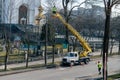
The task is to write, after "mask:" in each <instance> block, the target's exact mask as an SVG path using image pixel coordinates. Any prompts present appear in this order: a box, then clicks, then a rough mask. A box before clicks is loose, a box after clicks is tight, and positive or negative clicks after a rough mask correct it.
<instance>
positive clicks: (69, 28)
mask: <svg viewBox="0 0 120 80" xmlns="http://www.w3.org/2000/svg"><path fill="white" fill-rule="evenodd" d="M53 16H54V17H56V18H58V19H59V20H60V21H61V22H62V23H63V24H64V25H65V27H66V28H67V29H68V30H69V31H70V32H71V33H72V34H73V35H74V36H75V37H76V38H77V39H78V40H79V42H80V43H81V45H82V46H83V48H84V51H83V52H82V53H81V54H80V57H86V56H87V55H88V53H90V52H92V50H91V48H90V46H89V44H88V43H87V42H86V41H85V40H84V39H83V38H82V36H81V35H80V34H79V33H78V32H77V31H76V29H74V28H73V27H72V26H71V25H70V24H68V23H67V22H66V21H65V20H64V19H63V17H62V16H61V15H60V14H59V13H56V14H53Z"/></svg>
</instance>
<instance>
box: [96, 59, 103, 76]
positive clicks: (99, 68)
mask: <svg viewBox="0 0 120 80" xmlns="http://www.w3.org/2000/svg"><path fill="white" fill-rule="evenodd" d="M97 67H98V72H99V75H100V74H101V68H102V64H101V62H100V61H98V63H97Z"/></svg>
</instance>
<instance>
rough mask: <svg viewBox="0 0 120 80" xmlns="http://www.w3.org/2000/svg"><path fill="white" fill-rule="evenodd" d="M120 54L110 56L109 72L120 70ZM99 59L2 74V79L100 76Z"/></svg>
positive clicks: (77, 79)
mask: <svg viewBox="0 0 120 80" xmlns="http://www.w3.org/2000/svg"><path fill="white" fill-rule="evenodd" d="M119 57H120V56H114V57H109V59H108V74H112V73H116V72H119V71H120V64H119V62H120V59H119ZM97 61H98V59H97V60H93V61H91V62H90V63H89V64H87V65H77V66H73V67H60V68H52V69H43V70H35V71H30V72H25V73H19V74H12V75H6V76H0V80H84V78H90V77H100V76H102V75H98V72H97V65H96V62H97Z"/></svg>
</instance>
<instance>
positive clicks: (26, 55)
mask: <svg viewBox="0 0 120 80" xmlns="http://www.w3.org/2000/svg"><path fill="white" fill-rule="evenodd" d="M26 21H27V19H26V18H25V17H23V18H21V24H23V25H24V26H25V27H24V29H25V43H27V45H28V50H27V53H26V52H25V60H26V68H28V60H29V57H28V56H29V42H28V40H27V39H28V36H27V32H26V31H27V30H26V25H27V22H26Z"/></svg>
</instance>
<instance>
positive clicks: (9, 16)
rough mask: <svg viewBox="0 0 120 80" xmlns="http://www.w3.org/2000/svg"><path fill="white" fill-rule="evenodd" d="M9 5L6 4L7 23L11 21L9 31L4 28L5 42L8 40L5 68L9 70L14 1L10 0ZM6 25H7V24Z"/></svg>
mask: <svg viewBox="0 0 120 80" xmlns="http://www.w3.org/2000/svg"><path fill="white" fill-rule="evenodd" d="M8 3H9V4H8V5H6V8H7V10H5V14H4V17H5V19H6V20H7V23H9V24H10V25H9V33H8V31H7V28H4V34H5V42H6V44H5V45H6V55H5V68H4V70H7V63H8V56H9V53H10V52H11V43H10V38H11V20H12V16H13V9H14V1H13V0H9V1H8ZM5 27H6V26H5Z"/></svg>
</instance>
